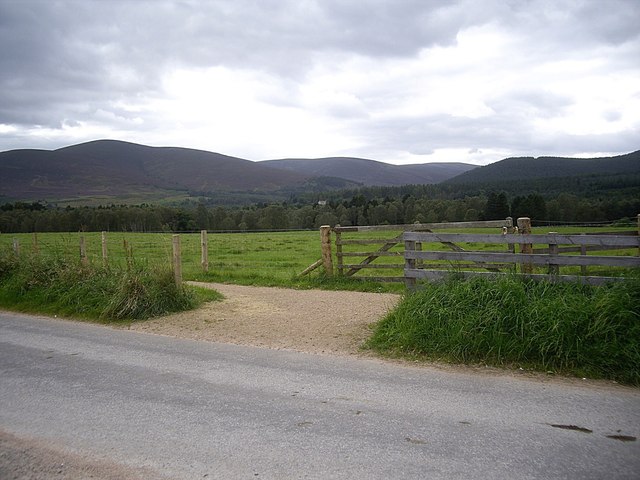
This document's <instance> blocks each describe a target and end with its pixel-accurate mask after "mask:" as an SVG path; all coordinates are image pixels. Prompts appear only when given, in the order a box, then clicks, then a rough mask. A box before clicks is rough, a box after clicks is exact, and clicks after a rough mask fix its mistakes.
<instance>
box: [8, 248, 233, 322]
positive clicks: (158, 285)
mask: <svg viewBox="0 0 640 480" xmlns="http://www.w3.org/2000/svg"><path fill="white" fill-rule="evenodd" d="M218 298H220V294H219V293H217V292H214V291H198V290H196V289H193V288H190V287H185V286H181V287H178V286H177V285H176V284H175V282H174V279H173V274H172V272H171V271H170V270H168V269H163V268H154V267H145V268H143V267H141V266H137V265H135V264H133V265H131V266H130V267H129V268H126V269H113V268H104V267H97V266H93V265H82V264H81V263H79V262H72V261H68V260H65V259H61V258H57V259H56V258H54V259H46V260H43V259H41V258H38V257H21V258H20V259H18V258H17V257H15V256H12V255H2V256H0V306H1V307H4V308H9V309H13V310H19V311H26V312H37V313H46V314H57V315H64V316H70V317H79V318H89V319H97V320H102V321H113V320H139V319H144V318H149V317H154V316H159V315H164V314H167V313H171V312H177V311H182V310H189V309H192V308H195V307H196V306H198V305H199V304H200V303H202V302H203V301H208V300H215V299H218Z"/></svg>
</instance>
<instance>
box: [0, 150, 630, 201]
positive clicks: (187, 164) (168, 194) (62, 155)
mask: <svg viewBox="0 0 640 480" xmlns="http://www.w3.org/2000/svg"><path fill="white" fill-rule="evenodd" d="M638 172H640V151H636V152H633V153H629V154H626V155H620V156H616V157H607V158H595V159H575V158H560V157H540V158H532V157H527V158H508V159H505V160H501V161H499V162H496V163H493V164H490V165H487V166H485V167H476V166H474V165H469V164H464V163H426V164H419V165H391V164H387V163H383V162H379V161H376V160H369V159H363V158H353V157H330V158H318V159H300V158H290V159H279V160H265V161H260V162H255V161H250V160H246V159H242V158H237V157H231V156H228V155H223V154H220V153H214V152H207V151H204V150H195V149H189V148H178V147H150V146H146V145H139V144H135V143H129V142H122V141H118V140H96V141H92V142H87V143H82V144H78V145H72V146H69V147H64V148H60V149H57V150H33V149H31V150H30V149H23V150H10V151H5V152H0V201H16V200H21V201H35V200H46V201H49V202H54V203H62V204H64V203H73V204H77V205H86V204H93V205H95V204H108V203H142V202H147V203H154V202H159V201H160V202H161V201H179V200H184V199H195V198H198V197H208V198H209V199H215V201H218V199H219V200H220V202H228V203H229V204H232V203H235V204H238V203H242V202H244V203H255V202H264V201H267V202H271V201H283V200H286V199H287V198H290V196H291V195H296V194H299V193H301V192H326V191H329V190H338V189H347V188H349V189H354V188H358V187H366V186H382V187H384V186H388V187H395V186H402V185H415V184H434V183H447V184H450V185H452V186H453V185H456V184H476V185H481V184H489V183H500V182H502V184H503V185H504V182H511V181H515V180H531V179H539V178H564V177H567V178H568V177H575V176H578V175H610V174H612V173H618V174H626V173H629V174H636V173H638Z"/></svg>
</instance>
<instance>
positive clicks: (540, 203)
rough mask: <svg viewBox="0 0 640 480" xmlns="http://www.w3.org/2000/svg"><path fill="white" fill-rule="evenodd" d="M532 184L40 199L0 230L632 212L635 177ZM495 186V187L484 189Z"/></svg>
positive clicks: (605, 217) (562, 218) (12, 211)
mask: <svg viewBox="0 0 640 480" xmlns="http://www.w3.org/2000/svg"><path fill="white" fill-rule="evenodd" d="M631 177H633V176H631ZM636 177H637V176H636ZM537 182H538V181H533V182H529V184H524V183H522V182H519V183H518V184H517V185H516V184H514V185H509V184H504V183H503V184H500V185H477V184H474V185H467V186H460V185H455V186H454V185H446V184H439V185H408V186H404V187H368V188H360V189H358V190H352V191H341V192H340V191H333V192H330V193H327V194H325V195H319V194H317V193H310V194H308V195H299V196H295V197H294V196H292V197H290V198H289V200H288V201H286V202H280V203H272V204H266V203H259V204H253V205H247V206H236V207H232V206H220V205H215V204H214V203H213V200H212V199H210V198H206V197H203V198H202V199H201V200H200V202H198V203H184V204H181V205H175V206H160V205H148V204H143V205H136V206H132V205H110V206H102V207H65V208H59V207H56V206H53V205H47V204H46V203H44V202H35V203H8V204H4V205H1V206H0V232H5V233H8V232H34V231H35V232H49V231H102V230H106V231H132V232H157V231H164V232H185V231H196V230H201V229H206V230H209V231H259V230H281V229H315V228H318V227H319V226H320V225H336V224H340V225H343V226H348V225H383V224H390V225H394V224H404V223H414V222H427V223H428V222H441V221H450V222H454V221H473V220H484V219H486V220H496V219H502V218H506V217H507V216H511V217H513V218H518V217H521V216H528V217H530V218H531V219H532V220H533V224H534V225H536V224H538V225H544V224H557V223H574V222H582V223H589V222H607V221H609V222H614V221H621V220H622V221H624V220H625V219H635V218H636V215H637V214H638V213H640V187H639V184H640V182H638V178H630V177H629V176H627V177H625V178H614V179H612V178H609V177H586V178H581V179H575V178H565V179H557V180H556V179H545V180H544V182H542V183H537ZM496 186H499V187H502V188H501V189H500V190H492V189H491V188H492V187H496ZM561 186H564V188H561ZM538 192H540V193H538Z"/></svg>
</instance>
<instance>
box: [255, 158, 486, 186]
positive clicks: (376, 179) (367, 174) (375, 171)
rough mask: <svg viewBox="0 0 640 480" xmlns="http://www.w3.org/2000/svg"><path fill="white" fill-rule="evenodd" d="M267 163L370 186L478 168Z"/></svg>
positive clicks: (358, 161) (336, 161) (347, 161)
mask: <svg viewBox="0 0 640 480" xmlns="http://www.w3.org/2000/svg"><path fill="white" fill-rule="evenodd" d="M261 163H264V164H266V165H269V166H272V167H275V168H280V169H282V170H287V171H291V172H297V173H301V174H303V175H308V176H312V177H338V178H344V179H346V180H351V181H352V182H357V183H360V184H362V185H366V186H388V187H390V186H399V185H409V184H416V183H420V184H422V183H440V182H442V181H444V180H447V179H449V178H452V177H454V176H456V175H459V174H461V173H463V172H466V171H468V170H471V169H474V168H476V166H475V165H469V164H466V163H423V164H418V165H391V164H388V163H383V162H378V161H376V160H367V159H364V158H352V157H329V158H313V159H310V158H285V159H280V160H266V161H264V162H261Z"/></svg>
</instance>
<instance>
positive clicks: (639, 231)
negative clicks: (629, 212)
mask: <svg viewBox="0 0 640 480" xmlns="http://www.w3.org/2000/svg"><path fill="white" fill-rule="evenodd" d="M638 237H640V213H639V214H638ZM638 256H640V245H638Z"/></svg>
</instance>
